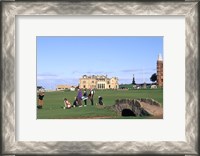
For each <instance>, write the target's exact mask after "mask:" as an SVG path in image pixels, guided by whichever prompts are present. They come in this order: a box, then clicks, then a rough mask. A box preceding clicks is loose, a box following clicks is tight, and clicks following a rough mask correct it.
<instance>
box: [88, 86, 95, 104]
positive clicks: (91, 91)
mask: <svg viewBox="0 0 200 156" xmlns="http://www.w3.org/2000/svg"><path fill="white" fill-rule="evenodd" d="M88 98H89V99H90V102H91V105H94V90H93V89H92V88H91V89H90V93H89V95H88Z"/></svg>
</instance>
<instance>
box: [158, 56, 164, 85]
mask: <svg viewBox="0 0 200 156" xmlns="http://www.w3.org/2000/svg"><path fill="white" fill-rule="evenodd" d="M157 85H158V86H159V87H163V59H162V55H161V54H159V56H158V60H157Z"/></svg>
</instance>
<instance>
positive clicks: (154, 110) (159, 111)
mask: <svg viewBox="0 0 200 156" xmlns="http://www.w3.org/2000/svg"><path fill="white" fill-rule="evenodd" d="M141 105H142V107H143V108H144V109H145V110H146V111H147V112H149V113H150V114H153V116H155V117H162V116H163V108H162V107H159V106H156V105H150V104H148V103H144V102H141Z"/></svg>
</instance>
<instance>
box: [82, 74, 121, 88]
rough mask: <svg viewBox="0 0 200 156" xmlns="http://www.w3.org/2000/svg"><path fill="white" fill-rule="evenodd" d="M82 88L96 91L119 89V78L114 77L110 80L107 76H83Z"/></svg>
mask: <svg viewBox="0 0 200 156" xmlns="http://www.w3.org/2000/svg"><path fill="white" fill-rule="evenodd" d="M79 87H80V88H86V89H90V88H96V89H118V88H119V84H118V78H117V77H112V78H108V77H107V75H106V76H104V75H101V76H99V75H97V76H95V75H92V76H87V75H83V76H82V78H80V83H79Z"/></svg>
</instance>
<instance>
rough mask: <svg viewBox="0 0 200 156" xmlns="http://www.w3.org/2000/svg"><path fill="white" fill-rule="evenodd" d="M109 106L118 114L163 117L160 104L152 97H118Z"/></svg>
mask: <svg viewBox="0 0 200 156" xmlns="http://www.w3.org/2000/svg"><path fill="white" fill-rule="evenodd" d="M111 107H112V109H113V110H115V111H116V112H117V114H118V115H120V116H155V117H160V118H162V117H163V108H162V107H161V104H160V103H158V102H157V101H155V100H153V99H133V100H130V99H118V100H116V102H115V105H113V106H111Z"/></svg>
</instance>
